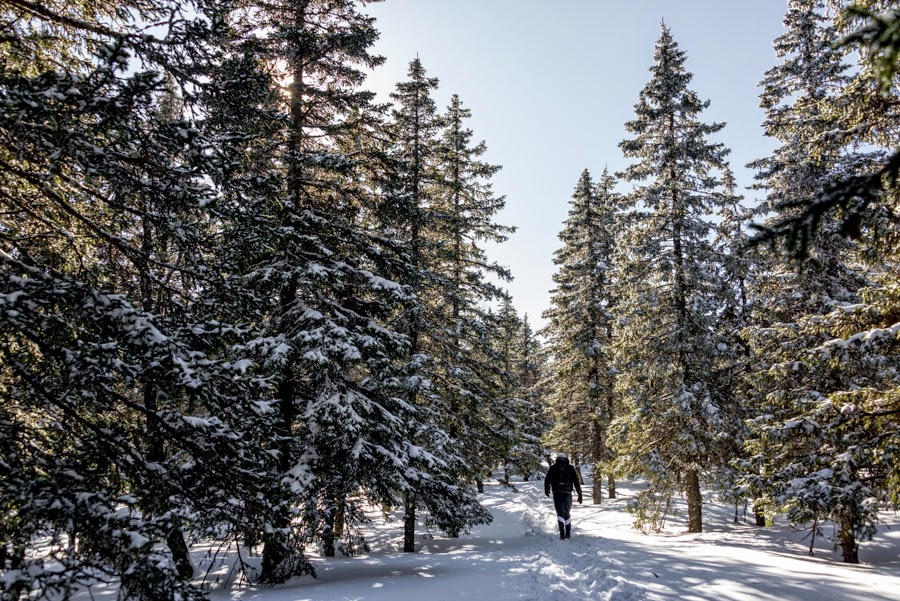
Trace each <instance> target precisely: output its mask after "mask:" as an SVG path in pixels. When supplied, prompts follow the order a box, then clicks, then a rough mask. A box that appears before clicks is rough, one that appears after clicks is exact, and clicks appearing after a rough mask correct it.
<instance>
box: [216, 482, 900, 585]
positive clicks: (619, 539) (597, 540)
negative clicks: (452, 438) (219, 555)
mask: <svg viewBox="0 0 900 601" xmlns="http://www.w3.org/2000/svg"><path fill="white" fill-rule="evenodd" d="M517 487H518V489H519V491H518V492H511V491H509V490H508V489H505V488H503V487H501V486H500V485H497V484H494V485H488V486H487V487H486V493H485V495H484V497H483V502H484V504H485V505H486V506H487V507H488V508H489V509H490V510H491V512H492V513H493V514H494V522H493V523H492V524H490V525H489V526H481V527H479V528H476V529H474V530H473V531H472V533H471V534H469V535H465V536H462V537H460V538H458V539H443V538H435V539H420V541H419V545H420V551H419V552H418V553H415V554H407V553H401V552H399V551H398V550H397V545H398V544H399V539H400V535H401V532H400V529H401V524H400V522H399V521H393V522H392V523H389V524H378V525H377V526H376V527H375V528H374V529H373V532H372V548H373V551H372V553H370V554H369V555H366V556H362V557H356V558H332V559H327V560H326V559H316V560H315V562H316V565H317V569H318V579H313V578H309V577H307V578H301V579H296V580H294V581H292V582H291V583H288V584H287V585H283V586H279V587H275V588H257V587H249V588H248V587H244V588H235V589H230V590H220V591H215V592H213V595H212V599H213V600H214V601H225V600H237V599H240V600H248V601H249V600H259V601H344V600H347V601H349V600H367V601H378V600H390V601H407V600H410V601H411V600H426V601H442V600H450V599H487V600H490V601H500V600H507V599H510V600H512V599H526V600H532V599H533V600H545V599H548V600H551V601H556V600H560V601H561V600H563V599H566V600H570V599H590V600H602V601H632V600H637V599H646V600H648V601H658V600H666V601H675V600H678V601H681V600H687V601H701V600H702V601H707V600H708V601H750V600H754V601H756V600H772V601H775V600H778V601H782V600H788V601H790V600H795V601H820V600H835V601H837V600H841V601H845V600H846V601H856V600H858V601H863V600H866V601H889V600H893V601H898V600H900V569H898V568H900V555H898V553H900V527H897V526H900V520H894V522H895V529H894V530H893V531H889V532H886V533H885V534H884V535H881V536H880V538H879V539H877V540H876V542H874V543H866V545H865V546H864V547H863V560H864V561H865V560H866V553H867V550H868V552H870V553H871V555H872V556H874V557H877V558H878V559H879V564H878V565H875V566H873V565H865V564H864V565H861V566H846V565H842V564H840V563H838V562H839V559H836V557H835V555H834V554H833V552H832V551H831V550H830V545H826V546H825V547H823V548H820V549H819V550H817V555H818V556H819V557H816V558H809V557H806V555H805V550H804V546H803V545H802V544H800V543H797V542H791V541H790V540H788V539H789V535H787V534H786V533H785V532H784V530H782V529H763V530H760V529H757V528H755V527H752V526H748V525H743V524H738V525H735V524H732V523H731V522H732V519H731V518H732V511H733V510H730V509H729V508H725V507H715V506H712V505H710V506H709V508H708V510H707V515H706V516H705V518H704V522H705V524H704V526H705V527H706V528H707V530H708V532H705V533H703V534H691V535H688V534H678V532H682V531H683V530H684V528H683V527H682V526H681V525H680V523H679V521H678V518H677V517H675V518H673V519H674V521H673V522H672V524H671V527H670V528H669V533H668V534H661V535H643V534H641V533H639V532H636V531H634V530H632V529H631V516H630V515H628V514H627V513H626V512H625V511H624V503H625V500H624V499H622V498H620V499H616V500H614V501H609V500H604V503H603V504H602V505H600V506H594V505H588V504H585V505H580V506H579V505H577V504H576V506H575V507H574V508H573V512H572V517H573V524H574V527H573V533H572V539H570V540H568V541H560V540H559V539H558V538H557V535H556V518H555V516H554V512H553V506H552V503H551V502H550V500H549V499H546V498H545V497H544V496H543V494H542V492H543V491H542V483H517ZM624 492H625V495H626V496H627V494H628V492H629V491H628V490H627V489H625V490H624ZM584 496H585V499H589V498H590V487H588V488H587V489H586V490H585V495H584ZM895 535H896V536H895ZM794 536H795V537H796V535H794Z"/></svg>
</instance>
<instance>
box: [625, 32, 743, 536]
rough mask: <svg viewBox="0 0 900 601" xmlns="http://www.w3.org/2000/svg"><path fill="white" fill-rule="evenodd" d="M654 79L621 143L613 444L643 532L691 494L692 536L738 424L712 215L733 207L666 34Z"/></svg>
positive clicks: (700, 105) (715, 127)
mask: <svg viewBox="0 0 900 601" xmlns="http://www.w3.org/2000/svg"><path fill="white" fill-rule="evenodd" d="M653 58H654V64H653V66H652V67H651V68H650V72H651V78H650V81H649V82H648V83H647V84H646V85H645V86H644V88H643V90H641V92H640V95H639V97H638V102H637V104H635V118H634V120H632V121H630V122H628V123H627V124H626V129H627V130H628V131H629V132H631V133H632V134H633V135H634V137H633V138H631V139H627V140H625V141H623V142H622V143H621V144H620V147H621V148H622V151H623V152H624V154H625V156H626V157H628V158H632V159H636V162H635V163H633V164H632V165H630V166H629V167H628V168H627V169H626V170H625V171H624V172H623V173H622V178H623V179H625V180H626V181H629V182H634V183H635V184H637V187H636V188H635V189H634V191H633V192H632V193H631V194H629V195H628V201H629V203H630V205H631V211H630V213H629V214H628V215H627V217H626V219H625V226H624V227H623V228H622V234H621V236H620V238H619V240H618V241H617V252H616V256H615V269H616V279H615V295H616V305H615V309H614V311H615V315H616V320H617V322H616V323H617V324H618V328H617V332H616V336H615V354H616V365H617V369H618V378H617V389H618V390H619V391H620V392H621V394H622V396H623V400H624V402H625V405H626V409H625V412H624V413H623V414H622V415H621V416H619V417H618V418H617V420H616V428H615V432H616V434H615V435H614V437H613V438H614V440H615V441H616V447H617V448H618V450H619V452H620V453H621V455H622V462H623V464H624V466H625V467H626V469H627V470H628V471H630V472H632V473H641V474H644V475H646V476H647V477H648V479H649V480H650V489H649V490H648V491H645V492H644V493H642V494H641V495H640V496H639V498H638V504H637V510H638V525H643V526H646V525H651V526H658V525H659V522H658V521H657V520H658V519H659V518H660V517H664V516H661V515H660V511H662V512H663V513H664V511H665V508H666V507H668V505H669V503H670V500H671V497H672V495H673V494H674V493H675V492H676V491H677V490H679V489H681V490H683V491H684V492H685V494H686V496H687V502H688V531H689V532H700V531H702V502H703V498H702V494H701V488H700V487H701V480H703V479H705V478H706V477H707V476H708V475H709V474H710V473H711V472H712V471H713V470H714V469H715V468H716V467H717V464H718V463H719V462H721V461H722V460H723V459H725V458H726V457H727V455H725V453H724V452H723V451H724V449H725V448H726V441H727V440H729V439H730V438H731V437H732V436H733V432H734V428H735V424H734V423H732V422H731V420H732V417H731V416H730V415H728V413H727V412H726V411H725V410H724V409H725V408H724V406H723V402H724V401H725V400H726V399H723V398H722V391H721V390H720V389H719V387H718V385H717V384H718V381H717V378H716V375H715V372H716V368H717V362H718V360H719V358H720V357H721V355H722V354H723V352H725V350H724V349H727V345H726V344H725V341H724V340H723V339H722V337H721V336H720V335H719V334H718V333H717V332H716V330H715V322H716V318H717V314H718V311H719V309H720V306H721V303H722V300H721V298H719V294H720V290H721V287H720V285H719V281H720V276H721V272H722V264H721V257H720V255H719V253H718V252H717V251H716V249H715V248H714V246H713V244H712V239H711V235H712V233H713V231H714V223H713V216H714V213H715V212H716V211H717V209H718V208H719V207H720V206H722V205H723V195H722V194H721V181H720V175H719V174H720V172H721V170H722V169H723V168H724V167H725V163H724V157H725V155H726V154H727V152H728V151H727V150H726V149H725V148H724V147H723V146H722V145H721V144H718V143H713V142H710V141H708V138H709V136H711V135H712V134H715V133H717V132H718V131H720V130H721V129H722V127H723V124H721V123H711V124H707V123H704V122H702V121H701V120H700V116H701V112H702V111H703V110H704V109H705V108H706V107H707V106H708V104H709V103H708V101H707V102H703V101H701V100H700V99H699V98H698V97H697V94H696V93H695V92H693V91H692V90H691V89H690V88H689V87H688V86H689V84H690V81H691V79H692V77H693V76H692V74H691V73H689V72H688V71H686V70H685V68H684V63H685V58H686V57H685V53H684V52H683V51H682V50H680V49H679V47H678V45H677V43H676V42H675V41H674V40H673V39H672V35H671V32H670V31H669V28H668V27H666V26H665V25H664V24H663V25H662V26H661V32H660V37H659V39H658V41H657V43H656V49H655V52H654V57H653Z"/></svg>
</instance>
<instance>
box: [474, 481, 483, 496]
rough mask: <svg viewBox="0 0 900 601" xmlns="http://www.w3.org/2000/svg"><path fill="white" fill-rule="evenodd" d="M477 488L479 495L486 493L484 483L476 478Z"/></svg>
mask: <svg viewBox="0 0 900 601" xmlns="http://www.w3.org/2000/svg"><path fill="white" fill-rule="evenodd" d="M475 487H476V488H477V489H478V492H479V494H480V493H483V492H484V482H483V481H482V480H481V478H475Z"/></svg>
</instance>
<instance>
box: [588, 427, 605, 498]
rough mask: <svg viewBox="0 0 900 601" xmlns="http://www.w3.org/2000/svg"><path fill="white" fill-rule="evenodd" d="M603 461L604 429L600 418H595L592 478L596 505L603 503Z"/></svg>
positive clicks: (592, 438) (592, 443) (592, 433)
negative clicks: (601, 465)
mask: <svg viewBox="0 0 900 601" xmlns="http://www.w3.org/2000/svg"><path fill="white" fill-rule="evenodd" d="M602 460H603V428H602V426H601V424H600V418H599V417H595V418H594V421H593V423H592V424H591V462H592V463H593V474H592V478H591V497H592V501H593V502H594V505H600V504H601V503H602V502H603V484H602V482H603V474H602V473H601V470H600V462H601V461H602Z"/></svg>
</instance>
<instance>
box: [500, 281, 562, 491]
mask: <svg viewBox="0 0 900 601" xmlns="http://www.w3.org/2000/svg"><path fill="white" fill-rule="evenodd" d="M496 321H497V328H496V333H495V335H494V336H493V339H494V340H493V347H494V349H495V353H496V355H497V359H498V361H497V365H499V366H500V380H501V391H500V393H501V394H500V395H499V397H498V398H497V399H496V401H495V402H494V403H491V408H490V409H489V411H487V412H485V413H486V417H487V418H488V422H489V423H490V424H491V427H492V429H493V430H495V431H497V432H498V433H501V435H500V436H497V438H498V439H499V441H498V442H501V443H503V444H502V446H500V447H498V448H495V449H493V453H494V454H496V453H498V452H499V453H500V455H499V457H500V458H501V459H502V461H503V465H504V469H505V472H506V475H505V477H504V479H505V480H506V482H507V483H508V482H509V474H510V473H517V474H522V475H523V476H524V477H525V478H526V479H527V478H528V476H530V475H531V474H533V473H535V472H537V471H538V470H539V467H540V463H541V450H542V447H541V440H540V436H541V434H543V433H544V431H545V430H546V428H547V424H546V422H545V420H544V419H543V416H542V413H543V408H542V406H541V404H540V401H539V399H537V398H535V396H534V391H533V389H532V384H533V382H536V381H537V379H538V377H539V376H538V375H537V370H538V369H539V367H538V364H537V362H536V355H537V352H538V350H539V348H540V345H539V342H538V341H537V339H536V338H535V336H534V333H533V332H532V331H531V328H530V326H529V325H528V321H527V317H526V318H525V319H520V318H519V316H518V314H517V313H516V310H515V308H514V307H513V306H512V301H511V300H510V299H509V298H506V299H504V301H503V303H502V304H501V305H500V310H499V311H498V313H497V319H496ZM513 433H514V435H512V434H513Z"/></svg>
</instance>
